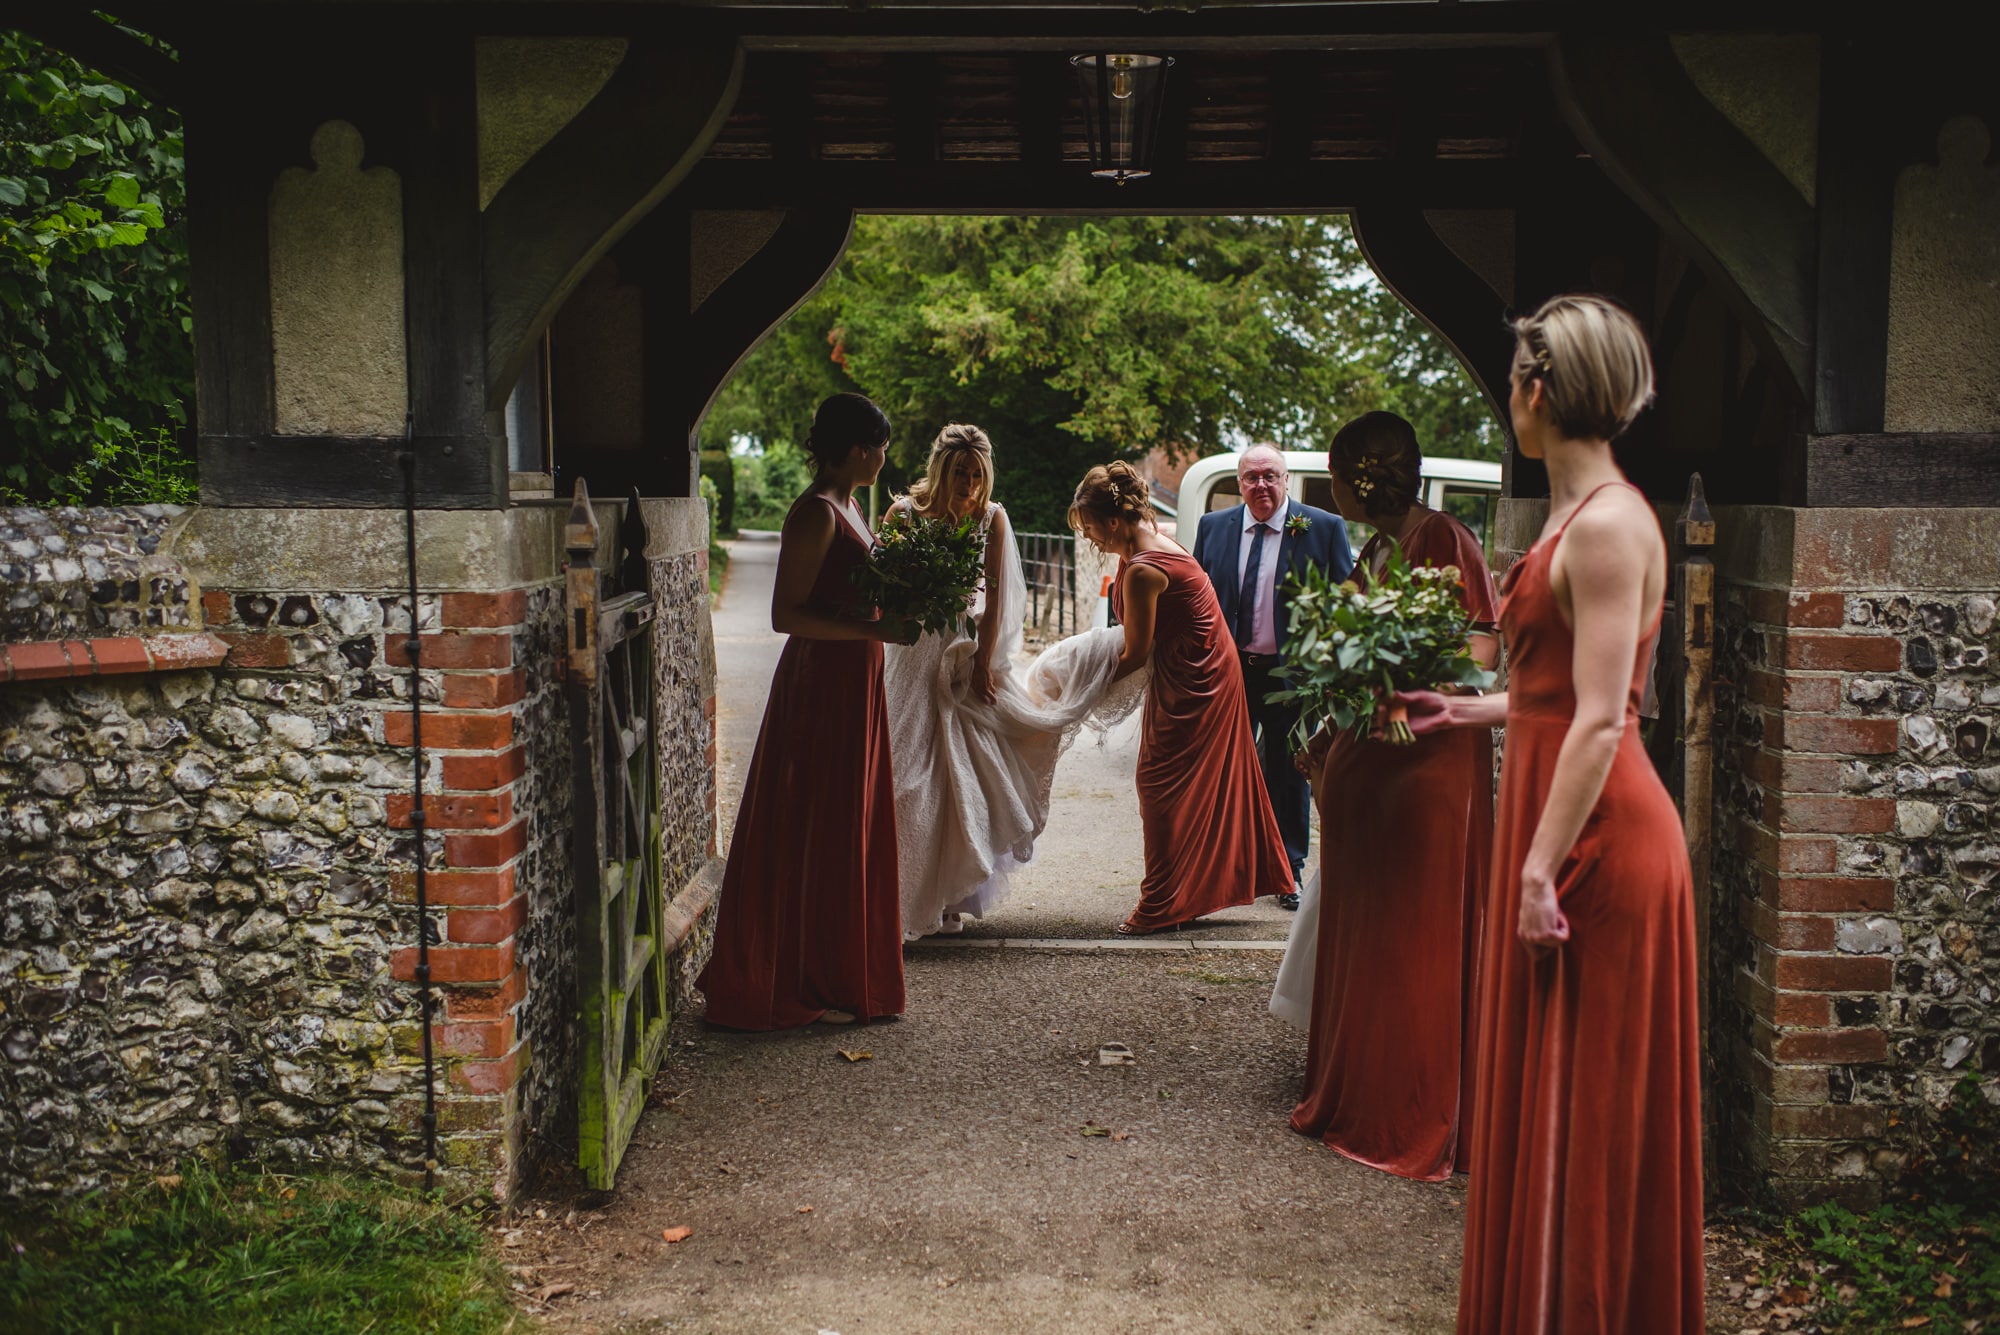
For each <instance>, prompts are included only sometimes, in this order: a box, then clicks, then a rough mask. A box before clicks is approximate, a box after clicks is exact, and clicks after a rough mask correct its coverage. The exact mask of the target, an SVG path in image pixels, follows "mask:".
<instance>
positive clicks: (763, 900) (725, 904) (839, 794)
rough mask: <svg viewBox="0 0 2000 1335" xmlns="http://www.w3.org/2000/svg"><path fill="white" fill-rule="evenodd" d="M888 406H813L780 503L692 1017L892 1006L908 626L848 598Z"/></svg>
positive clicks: (853, 399)
mask: <svg viewBox="0 0 2000 1335" xmlns="http://www.w3.org/2000/svg"><path fill="white" fill-rule="evenodd" d="M888 447H889V419H888V418H886V417H884V416H883V415H882V410H881V409H880V408H877V407H876V406H875V405H874V404H873V403H871V402H870V401H869V400H867V399H866V398H863V397H862V396H861V395H859V394H836V395H834V396H833V397H832V398H830V399H828V400H827V401H826V402H825V403H822V404H821V405H820V406H819V412H818V413H817V414H815V415H814V417H813V426H812V434H811V435H810V436H808V437H807V438H806V449H807V451H808V452H809V453H810V454H811V455H812V458H813V462H814V464H815V465H816V466H817V474H816V476H815V477H814V478H813V484H812V486H811V487H809V488H808V489H807V490H806V493H805V495H803V496H801V497H799V499H798V500H797V501H795V502H794V503H793V504H792V509H791V513H790V514H788V515H786V516H785V528H784V535H783V545H782V546H781V547H780V548H779V549H778V576H777V586H776V588H775V589H774V590H773V592H772V594H771V628H772V629H773V630H776V631H779V632H781V633H783V634H785V635H788V636H790V637H791V638H790V639H789V640H787V641H786V643H785V650H784V653H783V654H782V655H781V656H780V657H779V659H778V670H777V673H776V675H775V676H774V677H773V678H772V679H771V695H770V700H769V702H768V703H767V704H766V705H765V707H764V725H763V727H762V729H761V730H759V732H758V734H757V750H756V753H755V754H754V755H753V756H752V757H751V760H750V771H749V774H748V776H747V777H746V778H745V779H744V782H743V802H742V805H741V806H740V807H739V808H738V809H737V813H736V832H735V834H734V836H733V837H732V838H731V839H730V841H729V865H728V869H727V870H726V871H725V872H724V873H723V877H722V897H721V908H720V910H719V911H718V915H717V917H716V922H715V951H714V954H712V955H711V956H710V957H709V961H708V967H707V968H705V969H703V970H702V973H701V978H700V980H699V982H698V984H697V985H698V986H699V987H700V988H701V990H702V991H703V992H704V993H705V994H707V997H708V1019H709V1022H710V1023H712V1024H719V1025H727V1026H728V1027H730V1028H732V1029H792V1028H796V1027H797V1026H799V1025H804V1024H811V1023H812V1022H813V1021H814V1020H825V1021H827V1022H828V1023H831V1024H852V1023H853V1022H854V1021H855V1020H856V1019H862V1020H867V1019H874V1018H879V1017H881V1016H885V1015H900V1014H902V1011H903V924H902V914H901V910H900V908H899V906H898V903H897V895H896V792H895V785H894V783H893V782H892V780H891V778H890V772H889V729H888V708H887V706H886V705H885V704H884V701H883V694H882V645H883V643H884V642H885V641H886V642H889V643H898V644H899V643H906V642H907V641H908V640H909V639H911V638H914V637H913V636H911V635H909V634H908V627H907V626H906V624H905V623H903V622H902V621H900V620H896V621H884V620H880V619H877V618H876V615H875V614H874V613H872V612H869V611H864V610H863V608H862V606H861V603H860V598H859V596H858V594H857V592H856V590H855V587H854V584H853V582H852V580H851V579H850V578H849V575H850V572H852V571H853V569H854V568H855V567H856V566H858V565H860V564H861V563H862V562H863V561H865V560H866V559H867V557H868V552H869V549H870V547H871V545H872V541H873V540H872V539H871V538H870V536H869V533H868V521H867V519H866V518H865V517H864V516H863V515H862V514H861V512H860V510H859V509H858V508H857V507H856V506H855V504H854V490H855V488H857V487H865V486H867V485H868V484H869V483H871V482H873V481H874V480H875V475H876V474H877V473H879V472H881V471H882V463H883V460H884V459H885V458H887V456H888Z"/></svg>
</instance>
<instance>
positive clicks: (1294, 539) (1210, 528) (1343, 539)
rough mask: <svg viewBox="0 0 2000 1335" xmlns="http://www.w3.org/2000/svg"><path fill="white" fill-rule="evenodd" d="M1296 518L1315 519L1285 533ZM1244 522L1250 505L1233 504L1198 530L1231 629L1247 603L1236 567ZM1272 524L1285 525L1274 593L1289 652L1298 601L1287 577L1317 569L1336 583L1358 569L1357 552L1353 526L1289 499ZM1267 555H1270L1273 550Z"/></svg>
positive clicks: (1198, 544)
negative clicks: (1350, 532)
mask: <svg viewBox="0 0 2000 1335" xmlns="http://www.w3.org/2000/svg"><path fill="white" fill-rule="evenodd" d="M1293 515H1304V516H1305V517H1306V518H1307V519H1308V520H1310V521H1311V523H1309V524H1308V525H1307V526H1306V531H1305V532H1304V533H1289V532H1286V531H1285V529H1284V524H1285V522H1286V521H1287V520H1289V519H1290V518H1291V517H1292V516H1293ZM1244 519H1245V515H1244V507H1243V506H1241V505H1232V506H1230V507H1229V508H1228V509H1227V510H1217V511H1215V512H1214V513H1212V514H1205V515H1203V516H1202V517H1201V526H1200V527H1199V528H1198V529H1197V530H1196V531H1195V539H1194V559H1195V560H1196V561H1199V562H1200V563H1201V568H1202V569H1203V570H1204V571H1206V572H1207V573H1208V582H1209V583H1210V584H1213V585H1214V586H1215V598H1216V601H1217V602H1219V603H1221V604H1222V619H1223V624H1224V625H1225V626H1230V627H1234V626H1235V625H1236V608H1237V606H1238V604H1239V603H1240V602H1241V601H1242V590H1241V589H1240V588H1239V576H1238V574H1237V568H1236V563H1237V559H1238V557H1239V556H1240V555H1241V553H1242V548H1243V522H1244ZM1269 522H1271V523H1274V524H1277V525H1278V526H1279V529H1278V533H1279V541H1278V578H1277V585H1276V587H1275V589H1274V591H1273V594H1272V607H1271V618H1272V620H1273V621H1274V622H1275V623H1276V624H1277V630H1278V647H1279V648H1280V649H1283V648H1284V647H1285V637H1286V635H1287V633H1288V632H1289V631H1290V630H1291V625H1292V600H1291V599H1290V598H1288V597H1286V596H1285V576H1286V575H1288V574H1290V573H1291V572H1292V571H1294V570H1298V569H1300V568H1301V567H1304V566H1308V565H1313V566H1318V567H1320V568H1321V569H1323V570H1325V571H1326V572H1327V573H1328V574H1329V575H1332V576H1333V578H1334V579H1335V580H1343V579H1346V578H1347V577H1348V575H1349V574H1350V573H1352V572H1353V570H1354V551H1353V549H1352V548H1351V547H1349V546H1348V543H1347V525H1346V524H1345V523H1343V522H1342V521H1341V518H1340V516H1339V515H1337V514H1331V513H1329V512H1327V511H1325V510H1320V509H1315V508H1314V507H1313V506H1310V505H1301V504H1299V503H1298V502H1297V501H1295V500H1292V499H1290V498H1287V499H1286V501H1285V508H1284V511H1283V513H1281V514H1274V515H1272V516H1271V518H1270V521H1269ZM1269 541H1270V539H1268V538H1266V539H1265V542H1267V543H1268V542H1269ZM1265 552H1266V555H1267V556H1268V555H1269V548H1268V547H1267V548H1266V549H1265Z"/></svg>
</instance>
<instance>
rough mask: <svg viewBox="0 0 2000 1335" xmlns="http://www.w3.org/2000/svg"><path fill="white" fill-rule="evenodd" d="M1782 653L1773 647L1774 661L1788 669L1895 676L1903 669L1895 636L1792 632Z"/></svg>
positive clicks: (1784, 643)
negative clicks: (1895, 673)
mask: <svg viewBox="0 0 2000 1335" xmlns="http://www.w3.org/2000/svg"><path fill="white" fill-rule="evenodd" d="M1775 638H1778V639H1779V640H1781V642H1782V650H1781V651H1780V649H1779V646H1778V645H1773V646H1771V647H1772V650H1773V652H1772V653H1771V655H1770V657H1771V661H1773V662H1780V663H1783V664H1784V665H1785V666H1786V667H1788V668H1802V669H1805V670H1806V671H1819V672H1894V671H1895V670H1896V669H1897V668H1899V667H1901V666H1902V665H1903V646H1902V644H1901V643H1900V642H1898V641H1897V640H1896V638H1895V637H1894V636H1892V635H1832V634H1830V635H1821V634H1815V633H1813V632H1811V631H1792V632H1790V633H1788V634H1785V635H1783V636H1779V637H1775Z"/></svg>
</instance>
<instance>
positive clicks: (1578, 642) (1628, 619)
mask: <svg viewBox="0 0 2000 1335" xmlns="http://www.w3.org/2000/svg"><path fill="white" fill-rule="evenodd" d="M1650 519H1651V516H1650V515H1646V516H1643V517H1641V518H1638V519H1636V520H1635V513H1634V508H1633V506H1631V505H1629V504H1607V505H1600V506H1597V507H1593V508H1591V509H1589V510H1586V511H1584V512H1582V513H1580V514H1579V515H1578V516H1577V517H1576V519H1575V521H1574V522H1572V523H1571V524H1570V527H1569V531H1568V532H1567V534H1566V535H1565V536H1564V537H1563V539H1562V542H1561V545H1559V546H1558V547H1557V548H1556V551H1555V554H1554V556H1553V557H1552V558H1551V565H1550V571H1549V583H1550V585H1551V587H1552V588H1553V589H1554V591H1555V594H1556V598H1557V600H1558V602H1559V603H1560V602H1561V601H1563V594H1564V593H1565V592H1567V593H1568V595H1569V596H1568V599H1567V601H1568V603H1569V608H1570V625H1571V630H1572V635H1573V637H1574V641H1575V648H1574V650H1573V652H1572V658H1571V660H1570V676H1571V684H1572V686H1573V688H1574V690H1575V692H1576V713H1575V715H1574V716H1573V717H1572V718H1571V720H1570V725H1569V730H1568V732H1566V733H1565V734H1564V735H1563V743H1562V749H1561V750H1560V751H1559V752H1557V754H1556V768H1555V774H1554V775H1553V777H1552V778H1551V780H1550V784H1549V795H1548V799H1547V801H1546V802H1544V803H1543V805H1542V814H1541V818H1540V820H1539V821H1537V822H1536V825H1535V837H1534V840H1533V842H1532V843H1530V844H1529V845H1528V855H1527V857H1526V859H1525V860H1523V862H1522V864H1521V917H1520V924H1519V929H1518V930H1519V932H1520V936H1521V941H1522V943H1523V944H1524V945H1526V946H1527V947H1528V948H1529V949H1531V950H1533V949H1536V948H1538V947H1546V946H1555V945H1559V944H1561V943H1562V942H1564V941H1566V940H1568V939H1569V924H1568V923H1567V922H1566V921H1565V920H1564V918H1563V915H1562V909H1561V907H1560V906H1559V905H1558V904H1557V902H1556V890H1557V887H1556V873H1557V872H1558V870H1559V869H1560V868H1561V866H1562V864H1563V861H1564V859H1566V858H1567V857H1568V856H1569V853H1570V850H1571V849H1572V848H1574V847H1575V846H1576V841H1577V836H1578V835H1580V834H1582V833H1583V824H1584V822H1585V821H1586V820H1588V819H1589V817H1590V813H1591V810H1592V809H1593V808H1594V807H1596V805H1597V799H1598V796H1599V795H1600V794H1601V793H1602V792H1603V791H1604V780H1605V778H1606V776H1608V775H1609V774H1610V773H1611V764H1612V761H1613V760H1615V759H1616V758H1617V755H1618V744H1619V741H1620V740H1621V739H1622V738H1623V737H1624V735H1625V704H1626V696H1627V694H1628V692H1629V691H1630V690H1631V686H1632V662H1633V659H1634V657H1635V656H1636V655H1637V653H1638V649H1639V633H1640V621H1641V619H1642V616H1643V611H1642V609H1643V608H1644V607H1645V606H1646V585H1647V583H1648V578H1649V575H1650V574H1651V567H1652V566H1653V564H1654V563H1655V562H1656V561H1659V562H1661V563H1662V565H1663V566H1664V561H1663V552H1662V551H1661V550H1660V540H1659V537H1658V536H1657V533H1656V531H1655V530H1654V528H1653V526H1652V524H1651V523H1650V522H1645V521H1648V520H1650Z"/></svg>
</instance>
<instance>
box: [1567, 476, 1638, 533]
mask: <svg viewBox="0 0 2000 1335" xmlns="http://www.w3.org/2000/svg"><path fill="white" fill-rule="evenodd" d="M1606 487H1632V484H1631V483H1630V482H1627V481H1625V479H1623V478H1620V479H1618V480H1617V481H1616V482H1600V483H1598V484H1597V485H1596V486H1594V487H1592V488H1591V489H1590V490H1589V491H1588V492H1587V493H1585V494H1584V498H1583V499H1582V500H1580V501H1578V502H1577V503H1576V508H1575V509H1574V510H1571V511H1570V512H1569V514H1568V515H1567V516H1566V517H1565V518H1564V519H1563V522H1562V527H1561V528H1559V529H1557V530H1556V534H1555V541H1554V542H1551V543H1550V544H1549V547H1550V549H1551V550H1553V549H1554V548H1555V545H1556V543H1559V542H1561V541H1562V536H1563V534H1565V533H1567V532H1569V526H1570V525H1571V524H1574V523H1575V522H1576V517H1577V516H1578V515H1580V514H1582V513H1583V507H1584V506H1586V505H1589V504H1590V502H1591V498H1592V497H1594V496H1596V495H1597V493H1598V492H1600V491H1603V490H1604V489H1605V488H1606ZM1632 490H1633V491H1639V489H1638V488H1637V487H1632ZM1639 494H1640V496H1641V497H1643V496H1644V495H1645V493H1644V492H1640V493H1639Z"/></svg>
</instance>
